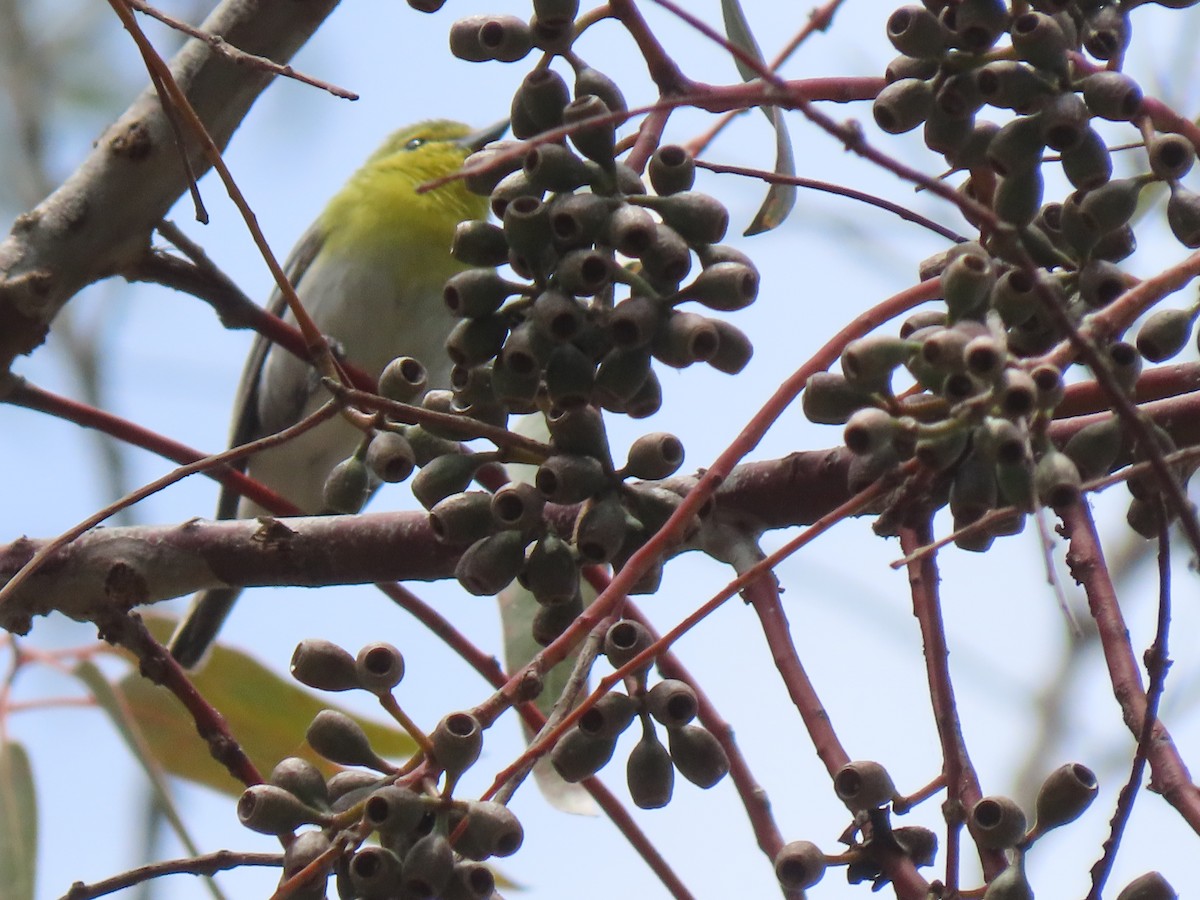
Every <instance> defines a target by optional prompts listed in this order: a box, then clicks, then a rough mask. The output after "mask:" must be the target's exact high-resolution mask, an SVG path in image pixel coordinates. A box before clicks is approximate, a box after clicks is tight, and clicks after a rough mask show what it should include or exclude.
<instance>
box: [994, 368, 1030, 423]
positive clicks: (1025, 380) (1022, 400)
mask: <svg viewBox="0 0 1200 900" xmlns="http://www.w3.org/2000/svg"><path fill="white" fill-rule="evenodd" d="M1037 399H1038V390H1037V385H1036V384H1035V383H1034V381H1033V378H1032V377H1031V376H1030V374H1029V373H1028V372H1026V371H1025V370H1024V369H1016V368H1009V369H1005V370H1004V371H1003V372H1002V373H1001V375H1000V378H999V379H998V381H997V382H996V400H997V402H998V405H999V408H1000V411H1001V413H1002V414H1003V415H1005V416H1008V417H1010V418H1019V417H1021V416H1027V415H1029V414H1030V413H1032V412H1033V411H1034V410H1035V409H1037Z"/></svg>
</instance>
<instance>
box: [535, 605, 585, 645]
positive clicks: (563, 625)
mask: <svg viewBox="0 0 1200 900" xmlns="http://www.w3.org/2000/svg"><path fill="white" fill-rule="evenodd" d="M581 615H583V596H582V595H581V594H579V593H576V594H575V596H574V597H572V598H571V599H570V600H568V601H567V602H566V603H555V604H553V605H541V606H539V607H538V608H537V611H536V612H535V613H534V614H533V624H532V625H530V627H529V636H530V637H532V638H533V639H534V641H535V642H536V643H537V644H538V645H539V646H542V647H548V646H550V644H551V643H552V642H553V641H554V640H555V639H557V638H558V637H559V636H560V635H561V634H562V633H563V632H564V631H566V630H567V628H569V627H570V626H571V625H572V624H574V622H575V620H576V619H578V618H579V617H580V616H581Z"/></svg>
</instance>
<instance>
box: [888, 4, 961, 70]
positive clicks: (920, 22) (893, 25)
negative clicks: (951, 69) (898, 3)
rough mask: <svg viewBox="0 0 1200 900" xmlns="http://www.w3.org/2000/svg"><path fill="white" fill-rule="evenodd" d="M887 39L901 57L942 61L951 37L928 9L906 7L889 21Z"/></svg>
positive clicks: (900, 9) (897, 11) (901, 8)
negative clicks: (939, 58) (940, 58)
mask: <svg viewBox="0 0 1200 900" xmlns="http://www.w3.org/2000/svg"><path fill="white" fill-rule="evenodd" d="M887 36H888V40H889V41H891V42H892V46H893V47H895V48H896V49H897V50H898V51H900V52H901V53H903V54H905V55H907V56H915V57H921V58H937V57H940V56H941V55H942V53H943V51H944V50H945V48H946V43H947V38H948V37H949V35H948V33H947V32H946V29H945V28H944V27H943V26H942V23H941V22H939V21H938V18H937V16H935V15H934V14H933V13H931V12H930V11H929V10H927V9H926V8H925V7H924V6H917V5H911V6H902V7H900V8H899V9H897V10H896V11H895V12H893V13H892V14H891V16H889V17H888V20H887Z"/></svg>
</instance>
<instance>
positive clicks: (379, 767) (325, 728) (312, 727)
mask: <svg viewBox="0 0 1200 900" xmlns="http://www.w3.org/2000/svg"><path fill="white" fill-rule="evenodd" d="M305 737H306V739H307V740H308V744H309V746H310V747H312V748H313V750H315V751H316V752H317V753H319V754H320V755H321V756H323V757H325V759H327V760H329V761H330V762H333V763H337V764H338V765H340V766H363V767H365V768H368V769H374V770H375V771H376V772H383V773H385V774H390V773H392V772H394V771H395V770H396V767H395V766H393V765H392V764H391V763H389V762H388V761H387V760H385V759H383V758H382V757H381V756H380V755H379V754H378V753H376V752H375V751H374V750H372V749H371V742H370V740H369V739H368V738H367V733H366V732H365V731H363V729H362V726H361V725H359V724H358V723H357V722H355V721H354V720H353V719H351V718H350V717H349V716H347V715H346V714H345V713H340V712H338V711H337V710H335V709H323V710H321V711H320V712H319V713H317V715H316V717H315V718H314V719H313V720H312V722H311V723H310V724H309V726H308V731H307V732H306V733H305Z"/></svg>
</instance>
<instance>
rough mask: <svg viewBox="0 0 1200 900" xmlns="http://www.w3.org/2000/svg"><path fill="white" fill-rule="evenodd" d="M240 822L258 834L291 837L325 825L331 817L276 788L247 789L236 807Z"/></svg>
mask: <svg viewBox="0 0 1200 900" xmlns="http://www.w3.org/2000/svg"><path fill="white" fill-rule="evenodd" d="M237 814H238V821H240V822H241V823H242V824H243V825H244V826H245V827H247V828H249V829H250V830H251V831H257V832H258V833H259V834H289V833H291V832H293V831H295V830H296V829H297V828H298V827H299V826H301V825H324V824H326V823H327V822H328V821H329V816H328V815H327V814H326V813H323V812H321V811H319V810H316V809H313V808H312V807H310V806H308V805H306V804H305V803H304V802H303V801H302V800H300V798H299V797H297V796H296V795H295V794H293V793H291V792H290V791H287V790H284V789H283V788H281V787H277V786H275V785H273V784H256V785H252V786H251V787H248V788H246V790H245V791H243V792H242V796H241V797H240V798H238V803H237Z"/></svg>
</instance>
